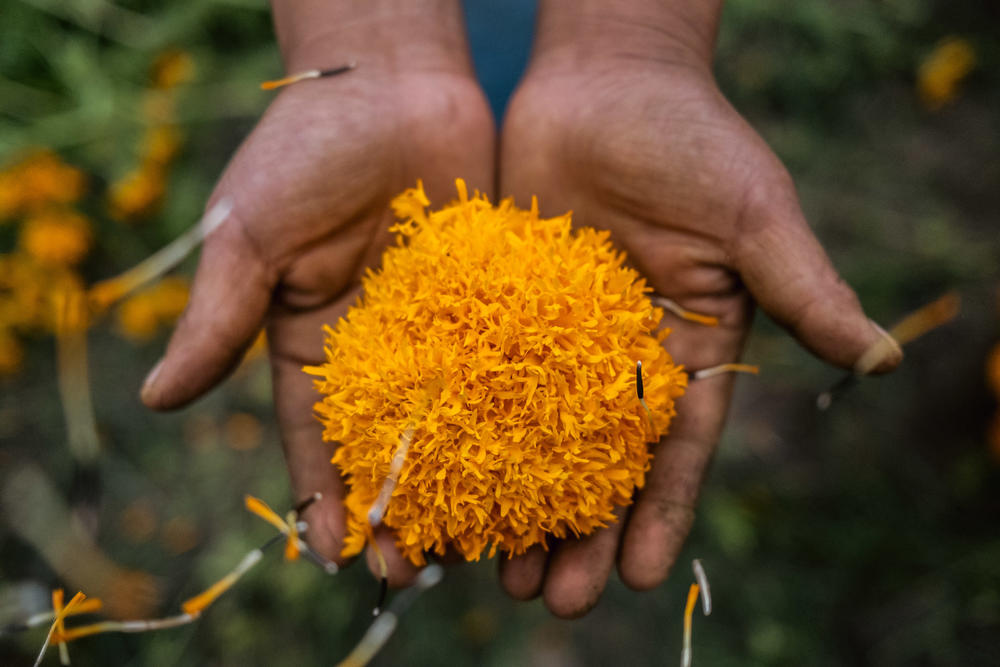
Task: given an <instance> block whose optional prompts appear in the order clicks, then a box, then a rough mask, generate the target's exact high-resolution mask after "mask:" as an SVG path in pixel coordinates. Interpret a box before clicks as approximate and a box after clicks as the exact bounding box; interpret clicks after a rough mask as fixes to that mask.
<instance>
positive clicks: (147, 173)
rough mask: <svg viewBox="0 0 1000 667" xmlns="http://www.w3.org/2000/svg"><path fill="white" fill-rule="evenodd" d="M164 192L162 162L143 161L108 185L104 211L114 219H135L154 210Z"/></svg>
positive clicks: (164, 183) (158, 205)
mask: <svg viewBox="0 0 1000 667" xmlns="http://www.w3.org/2000/svg"><path fill="white" fill-rule="evenodd" d="M165 192H166V174H165V173H164V171H163V167H162V165H159V164H156V163H154V162H145V163H143V164H142V165H141V166H140V167H139V168H137V169H133V170H132V171H130V172H128V173H127V174H125V176H123V177H122V178H121V179H119V180H118V181H115V182H114V183H113V184H112V185H111V188H110V189H109V190H108V211H109V213H110V214H111V217H113V218H114V219H116V220H124V221H131V220H136V219H138V218H142V217H145V216H147V215H150V214H152V213H153V212H155V211H156V209H158V208H159V207H160V204H161V203H162V201H163V195H164V194H165Z"/></svg>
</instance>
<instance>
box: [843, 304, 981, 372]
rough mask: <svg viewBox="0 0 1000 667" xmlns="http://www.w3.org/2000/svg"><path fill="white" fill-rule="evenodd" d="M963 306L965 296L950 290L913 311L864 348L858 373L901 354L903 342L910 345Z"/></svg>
mask: <svg viewBox="0 0 1000 667" xmlns="http://www.w3.org/2000/svg"><path fill="white" fill-rule="evenodd" d="M960 307H961V297H959V295H958V293H957V292H948V293H947V294H945V295H943V296H941V297H940V298H938V299H935V300H934V301H932V302H931V303H929V304H927V305H926V306H923V307H921V308H918V309H917V310H915V311H913V312H912V313H910V314H909V315H907V316H906V317H904V318H903V319H902V320H900V321H899V322H897V323H896V324H895V325H894V326H893V327H892V328H891V329H889V331H888V332H886V334H885V335H884V336H883V337H882V338H880V339H879V340H877V341H875V342H874V343H872V345H871V346H869V348H868V349H867V350H865V351H864V353H863V354H862V355H861V357H860V358H859V359H858V361H857V363H855V364H854V374H855V375H867V374H868V373H871V372H872V371H873V370H874V369H875V368H877V367H878V365H879V364H880V363H881V362H882V360H883V359H886V358H887V357H890V356H893V355H898V354H900V353H901V350H900V346H901V345H906V344H907V343H909V342H912V341H914V340H916V339H917V338H920V337H921V336H923V335H924V334H926V333H927V332H929V331H932V330H933V329H936V328H937V327H939V326H941V325H943V324H947V323H948V322H950V321H951V320H953V319H955V316H957V315H958V311H959V308H960Z"/></svg>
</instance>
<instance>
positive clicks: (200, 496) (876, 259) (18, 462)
mask: <svg viewBox="0 0 1000 667" xmlns="http://www.w3.org/2000/svg"><path fill="white" fill-rule="evenodd" d="M466 5H467V13H468V16H469V22H470V36H471V38H472V40H473V43H474V49H475V59H476V65H477V69H478V71H479V74H480V76H481V78H482V79H483V81H484V85H486V87H487V90H488V93H489V95H490V98H491V102H492V104H493V106H494V109H495V110H496V111H497V113H498V114H499V113H501V112H502V108H503V105H504V102H505V99H506V96H507V95H508V94H509V91H510V89H511V88H512V87H513V85H514V84H515V83H516V81H517V78H518V76H519V73H520V70H521V68H522V67H523V64H524V62H525V61H526V59H527V55H528V50H529V48H530V35H531V29H532V14H533V10H534V6H533V3H532V2H526V1H523V0H519V1H516V2H515V1H507V2H499V1H497V2H486V1H480V2H475V1H473V0H469V1H468V2H467V3H466ZM0 17H2V18H0V170H2V171H0V390H2V396H0V439H2V442H3V446H2V448H0V485H2V486H0V627H2V626H5V625H7V624H9V623H12V622H16V621H18V620H23V619H24V618H25V617H27V616H29V615H31V614H33V613H36V612H40V611H45V610H46V609H49V608H50V601H49V592H50V590H51V589H52V588H55V587H57V586H65V587H67V588H68V589H71V591H70V592H73V591H75V590H76V589H77V588H83V589H84V590H85V591H86V592H88V593H90V594H93V595H98V596H100V597H102V598H104V599H105V603H106V605H107V606H108V609H109V611H111V612H113V613H119V614H127V615H143V616H152V615H165V614H168V613H173V610H175V609H176V608H177V606H178V604H179V603H180V601H182V600H184V599H186V598H188V597H190V596H191V595H193V594H195V593H197V592H198V591H200V590H201V589H202V588H204V587H205V586H207V585H208V584H210V583H211V582H212V581H214V580H215V579H217V578H218V577H220V576H221V575H222V574H224V573H225V572H226V571H227V570H228V569H229V568H231V567H232V566H233V565H235V563H236V562H237V561H238V560H239V559H240V558H241V557H242V555H243V554H244V553H246V552H247V551H248V550H249V549H251V548H253V547H254V546H257V545H258V544H260V543H261V542H263V541H264V540H266V539H267V538H268V537H269V536H270V535H271V534H272V533H273V531H272V530H271V529H270V528H268V527H267V526H266V525H265V524H263V523H262V522H261V521H260V520H259V519H257V518H255V517H253V516H251V515H249V514H247V513H246V512H245V511H244V510H243V506H242V503H243V500H242V499H243V495H244V494H245V493H252V494H254V495H257V496H259V497H262V498H263V499H265V500H266V501H268V502H269V503H270V504H271V505H272V506H274V507H275V508H278V509H282V510H283V508H286V507H287V506H288V505H289V504H290V502H291V500H292V499H291V498H290V497H289V489H288V484H287V479H286V473H285V470H284V464H283V461H282V457H281V453H280V448H279V446H278V434H277V429H276V426H275V423H274V420H273V418H272V415H271V409H270V403H271V396H270V380H269V376H268V368H267V363H266V361H265V358H264V355H262V354H261V350H262V347H263V345H262V344H258V345H257V346H255V349H254V350H253V351H252V352H251V354H250V355H249V358H248V359H247V360H246V361H245V362H244V364H243V365H242V366H241V368H240V369H239V370H238V371H237V372H236V374H235V375H234V376H233V377H232V378H231V379H230V380H228V381H227V382H226V383H225V385H224V386H223V387H222V388H221V389H219V390H217V391H215V392H213V393H212V394H211V395H210V396H209V397H207V398H206V399H204V400H202V401H200V402H198V403H197V404H196V405H194V406H192V407H190V408H188V409H186V410H183V411H181V412H178V413H176V414H170V415H156V414H152V413H149V412H147V411H146V410H144V409H143V408H142V407H141V405H140V404H139V402H138V399H137V391H138V388H139V386H140V385H141V382H142V378H143V376H144V374H145V372H146V371H147V370H148V369H149V367H150V366H151V365H152V364H153V363H154V362H155V361H156V359H157V358H158V357H159V354H160V352H161V351H162V348H163V345H164V343H165V340H166V336H167V334H168V332H169V329H170V325H171V323H172V321H173V320H174V319H175V318H176V317H177V315H178V313H179V312H180V310H181V309H182V308H183V305H184V302H185V300H186V290H187V280H188V278H189V277H190V275H191V274H192V270H193V266H194V260H191V259H189V260H188V261H186V262H185V263H184V264H183V265H182V266H181V268H180V269H179V270H178V271H176V272H175V273H174V275H173V276H172V277H171V278H170V279H169V280H167V281H164V282H162V283H160V284H159V285H158V286H156V287H153V288H150V289H148V290H145V291H142V292H140V293H138V294H136V295H134V296H133V297H131V298H129V299H128V300H126V301H125V302H124V303H122V304H121V305H119V306H117V307H116V308H115V309H113V310H112V311H111V312H110V313H109V315H108V316H107V317H105V318H104V319H102V320H100V321H98V322H96V323H95V324H94V326H93V327H92V328H91V329H90V331H89V334H88V341H89V351H88V358H89V371H90V381H91V385H92V389H93V401H94V411H95V413H96V421H97V429H98V432H99V434H100V439H99V443H94V442H88V441H87V439H86V438H81V437H74V434H72V433H67V428H66V425H65V421H64V416H63V407H62V403H61V401H60V387H59V383H58V382H57V375H58V373H57V370H58V365H59V361H58V359H57V355H56V345H55V342H54V338H53V336H52V333H53V328H54V325H53V323H52V322H51V321H49V320H50V318H47V317H46V315H45V313H42V312H40V309H39V308H38V303H39V302H40V299H42V297H43V295H44V292H45V290H47V289H51V288H52V287H53V286H54V285H56V286H58V285H65V284H91V283H93V282H95V281H97V280H100V279H102V278H106V277H109V276H112V275H114V274H116V273H118V272H120V271H122V270H124V269H126V268H128V267H130V266H132V265H133V264H134V263H136V262H137V261H139V260H141V259H142V258H144V257H145V256H147V255H148V254H149V253H150V252H152V251H153V250H155V249H157V248H159V247H161V246H162V245H164V244H165V243H167V242H168V241H170V240H171V239H173V238H175V237H176V236H178V235H179V234H180V233H181V232H183V231H184V230H185V229H187V228H188V227H190V226H191V225H192V224H193V222H194V221H195V220H196V219H197V218H198V216H199V214H200V211H201V209H202V206H203V202H204V201H205V199H206V197H207V195H208V193H209V192H210V190H211V188H212V185H213V183H214V180H215V178H216V177H217V175H218V174H219V172H220V171H221V169H222V168H223V166H224V165H225V163H226V161H227V159H228V156H229V155H230V154H231V153H232V151H233V150H234V149H235V147H236V146H237V145H238V144H239V142H240V140H241V138H242V137H244V136H245V135H246V134H247V133H248V132H249V130H250V129H251V128H252V126H253V124H254V121H255V119H256V118H257V117H258V116H259V115H260V113H261V112H262V110H263V109H264V108H265V106H266V105H267V103H268V100H269V99H270V95H268V94H267V93H264V92H261V91H260V90H259V89H258V83H259V82H260V81H263V80H265V79H270V78H275V77H276V76H279V75H280V74H281V72H282V68H281V63H280V60H279V56H278V52H277V50H276V47H275V44H274V40H273V36H272V32H271V26H270V17H269V13H268V10H267V6H266V3H265V2H264V1H263V0H172V1H170V2H166V3H164V2H152V1H151V0H120V1H118V2H116V3H114V4H112V3H111V2H108V0H74V1H73V2H59V1H58V0H0ZM998 20H1000V9H998V8H997V5H996V4H995V3H989V2H971V3H957V4H956V3H951V2H945V1H944V0H881V1H875V0H841V1H840V2H820V1H819V0H730V2H729V3H728V5H727V8H726V11H725V15H724V20H723V26H722V34H721V37H720V46H719V51H718V57H717V65H716V69H717V74H718V79H719V81H720V84H721V86H722V88H723V90H724V91H725V92H726V94H727V95H728V96H729V98H730V99H731V100H732V101H733V103H734V105H735V106H736V107H737V108H738V109H739V110H740V111H741V112H742V113H744V114H745V115H746V116H747V118H748V119H749V120H750V122H751V123H752V124H753V125H754V126H755V127H756V128H757V129H758V130H759V131H760V132H761V134H762V135H763V136H764V137H765V138H766V139H767V140H768V142H769V143H770V144H771V146H772V147H773V148H774V149H775V151H776V152H777V153H778V155H779V156H780V157H781V158H782V159H783V160H784V161H785V164H786V165H787V166H788V167H789V169H790V170H791V172H792V174H793V175H794V177H795V179H796V182H797V185H798V187H799V190H800V194H801V197H802V200H803V205H804V207H805V210H806V212H807V215H808V217H809V219H810V222H811V223H812V224H813V226H814V228H815V230H816V232H817V234H818V235H819V237H820V238H821V240H822V241H823V242H824V244H825V246H826V247H827V249H828V251H829V252H830V254H831V256H832V257H833V260H834V262H835V264H836V265H837V266H838V268H839V269H840V271H841V272H842V274H843V275H844V277H845V278H846V279H847V280H848V281H849V282H850V283H851V284H852V285H853V286H855V288H856V289H857V290H858V292H859V294H860V296H861V299H862V301H863V302H864V304H865V306H866V309H867V310H868V312H869V313H870V314H871V315H872V316H873V317H874V318H876V319H877V320H878V321H880V322H881V323H883V324H891V323H892V322H894V321H895V320H896V319H898V318H900V317H902V316H903V315H905V314H906V313H907V312H909V311H911V310H913V309H914V308H916V307H918V306H920V305H922V304H924V303H926V302H928V301H931V300H933V299H935V298H936V297H938V296H939V295H941V294H942V293H944V292H947V291H949V290H957V291H958V292H959V293H960V294H961V298H962V309H961V313H960V315H959V316H958V318H957V319H956V320H954V321H953V322H951V323H950V324H948V325H947V326H945V327H942V328H940V329H938V330H935V331H933V332H931V333H930V334H928V335H926V336H925V337H923V338H921V339H920V340H918V341H916V342H914V343H913V344H911V345H910V346H908V348H907V358H906V361H905V363H904V364H903V366H902V367H901V368H900V369H899V370H898V371H897V372H896V373H894V374H893V375H891V376H889V377H886V378H882V379H872V380H865V381H863V382H862V383H860V385H859V386H858V387H856V388H855V389H853V390H852V391H851V392H849V393H848V394H846V395H845V396H844V397H843V398H841V399H840V400H839V401H837V402H836V403H834V405H833V407H832V408H831V409H830V410H829V411H827V412H825V413H820V412H818V411H817V410H816V408H815V398H816V395H817V394H818V393H819V392H820V391H821V390H822V389H824V388H826V387H828V386H829V385H830V384H832V383H833V382H835V381H836V380H837V379H838V378H839V377H840V376H839V374H838V372H837V371H834V370H833V369H831V368H828V367H825V366H824V365H823V364H822V363H820V362H818V361H816V360H815V359H813V358H811V357H810V356H809V355H808V354H807V353H805V352H804V351H802V350H801V349H799V348H798V347H797V346H796V345H795V343H794V342H792V341H791V340H790V339H789V338H788V337H786V336H785V335H784V334H783V333H782V332H781V331H780V330H779V329H778V328H777V327H776V326H774V325H773V324H772V323H771V322H769V321H767V320H766V318H764V317H762V316H761V317H759V318H758V321H757V324H756V326H755V330H754V334H753V336H752V339H751V343H750V347H749V350H748V351H747V354H746V359H747V360H748V361H751V362H753V363H759V364H760V365H761V367H762V373H761V375H760V377H758V378H741V379H740V380H739V382H738V391H737V396H736V399H735V404H734V409H733V411H732V416H731V419H730V421H729V423H728V428H727V430H726V433H725V436H724V438H723V441H722V444H721V446H720V449H719V452H718V455H717V458H716V461H715V465H714V468H713V470H712V472H711V475H710V477H709V479H708V482H707V485H706V489H705V492H704V496H703V500H702V503H701V506H700V511H699V514H698V518H697V521H696V524H695V528H694V533H693V535H692V538H691V539H690V541H689V543H688V544H687V547H686V548H685V550H684V553H683V554H682V556H681V559H680V562H679V564H678V566H677V568H676V570H675V575H674V576H673V577H672V579H671V581H669V582H668V583H667V584H665V585H664V586H662V587H660V588H659V589H658V590H656V591H653V592H649V593H644V594H635V593H632V592H629V591H628V590H626V589H625V588H624V587H623V586H622V585H621V584H620V583H619V582H617V581H613V582H612V583H611V584H610V586H609V589H608V591H607V592H606V594H605V596H604V598H603V600H602V601H601V603H600V605H599V606H598V607H597V608H596V609H595V610H594V611H593V612H592V613H591V614H590V615H589V616H588V617H586V618H585V619H583V620H580V621H576V622H565V621H558V620H554V619H552V618H550V617H549V615H548V614H547V612H546V611H545V609H544V607H543V606H542V604H541V603H540V602H538V601H536V602H533V603H528V604H524V603H513V602H511V601H509V600H507V599H506V598H505V597H504V596H503V595H502V594H501V592H500V591H499V589H498V586H497V584H496V581H495V563H492V562H482V563H478V564H473V565H469V566H463V567H459V568H453V569H451V570H449V572H448V574H447V576H446V578H445V580H444V582H443V583H442V584H441V585H440V586H439V587H438V588H436V589H434V590H433V591H432V592H430V593H428V594H426V595H425V596H424V597H423V598H421V599H420V600H419V601H418V602H417V603H416V606H415V608H414V610H413V613H410V614H409V615H408V616H407V617H406V618H405V619H404V622H403V623H402V625H401V627H400V628H399V630H398V631H397V633H396V635H395V636H394V637H393V639H392V640H391V642H390V643H389V645H388V647H387V648H386V650H385V651H384V652H383V653H382V654H381V655H380V656H379V657H378V658H377V659H376V660H375V664H381V665H397V664H407V665H440V664H452V665H606V664H636V665H667V664H676V663H677V660H678V656H679V653H680V643H681V619H682V613H683V606H684V599H685V594H686V591H687V587H688V585H689V583H690V581H691V574H690V567H689V563H690V561H691V559H692V558H701V559H702V561H703V562H704V564H705V567H706V570H707V572H708V575H709V578H710V580H711V583H712V589H713V593H714V606H715V610H714V612H713V614H712V615H711V616H710V617H708V618H704V617H701V616H700V614H699V615H697V616H696V617H695V621H694V664H695V665H745V664H754V665H841V664H850V665H887V666H892V665H928V666H931V665H934V666H936V665H964V666H971V665H997V664H1000V530H998V519H1000V407H998V402H1000V352H998V348H997V347H996V346H997V344H998V341H1000V234H998V231H1000V220H998V211H1000V85H998V83H1000V42H998V40H997V39H996V25H997V22H998ZM495 34H503V35H504V36H505V37H504V39H502V40H498V39H491V38H490V37H491V35H495ZM991 354H992V357H991ZM63 391H64V393H65V392H66V391H67V389H66V388H65V387H64V388H63ZM69 391H70V393H71V394H72V387H70V389H69ZM70 400H71V402H72V396H70ZM376 593H377V586H376V584H375V583H374V582H373V581H372V579H371V577H370V576H369V575H368V574H367V572H366V571H363V569H362V568H360V567H352V568H350V569H349V570H347V571H346V572H344V573H342V574H341V575H339V576H337V577H334V578H328V577H325V576H324V575H323V574H321V573H320V572H319V571H318V570H317V569H316V568H314V567H311V566H309V565H308V564H307V563H304V562H301V561H300V562H296V563H284V562H283V561H281V558H280V554H278V553H277V551H275V552H274V553H273V554H270V555H269V556H268V557H267V559H266V560H265V562H264V563H262V564H261V565H260V566H258V567H257V568H256V569H255V570H253V571H252V572H251V573H250V574H249V575H248V576H247V578H246V579H245V580H244V581H243V582H241V583H240V585H239V586H237V588H235V589H234V590H233V591H231V592H230V593H228V594H227V595H226V596H225V597H223V598H222V599H221V600H220V601H219V602H218V603H217V604H216V605H215V606H214V607H212V608H211V610H209V611H208V612H207V613H206V614H205V616H204V617H203V618H202V619H201V620H200V621H199V622H197V623H196V624H194V625H190V626H187V627H182V628H178V629H174V630H166V631H161V632H156V633H147V634H142V635H105V636H98V637H93V638H88V639H83V640H81V641H78V642H75V643H74V644H73V645H72V646H71V649H72V653H73V655H74V656H75V657H76V659H77V660H78V664H83V665H97V664H113V665H136V666H138V665H181V664H185V665H186V664H199V665H319V664H332V663H335V662H336V661H337V660H339V659H340V658H341V657H343V656H344V655H346V653H347V652H348V650H349V649H350V648H351V647H352V646H353V645H354V643H355V642H356V641H357V640H358V638H359V637H360V636H361V634H362V633H363V631H364V628H365V627H366V626H367V624H368V622H369V620H370V618H371V617H370V613H371V612H370V610H371V607H372V605H373V603H374V599H375V596H376ZM44 633H45V630H44V628H38V629H35V630H32V631H27V632H20V633H8V634H6V635H5V636H2V637H0V663H2V664H30V662H31V660H32V659H33V657H34V654H35V653H36V652H37V650H38V648H39V646H40V645H41V643H42V640H43V638H44ZM55 659H56V658H55V656H53V655H50V656H49V657H48V660H49V661H50V663H52V662H54V661H55Z"/></svg>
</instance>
